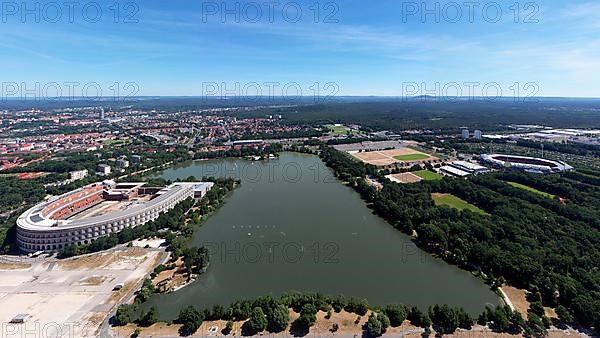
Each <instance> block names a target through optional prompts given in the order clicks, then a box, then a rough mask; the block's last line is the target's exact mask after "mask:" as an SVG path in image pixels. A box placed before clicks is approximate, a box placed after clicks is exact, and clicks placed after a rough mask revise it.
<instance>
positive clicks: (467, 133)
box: [461, 129, 469, 140]
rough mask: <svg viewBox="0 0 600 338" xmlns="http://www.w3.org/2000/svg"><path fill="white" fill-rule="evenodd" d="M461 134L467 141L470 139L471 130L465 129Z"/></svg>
mask: <svg viewBox="0 0 600 338" xmlns="http://www.w3.org/2000/svg"><path fill="white" fill-rule="evenodd" d="M461 133H462V138H463V139H465V140H466V139H468V138H469V129H463V130H462V132H461Z"/></svg>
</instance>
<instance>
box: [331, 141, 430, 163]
mask: <svg viewBox="0 0 600 338" xmlns="http://www.w3.org/2000/svg"><path fill="white" fill-rule="evenodd" d="M416 146H417V144H416V142H410V141H379V142H362V143H356V144H350V145H339V146H334V148H336V149H337V150H341V151H345V152H347V153H348V154H350V155H352V156H353V157H355V158H357V159H358V160H360V161H362V162H364V163H367V164H371V165H374V166H377V167H383V168H392V167H412V166H413V165H415V164H435V163H440V162H441V160H440V159H439V158H437V157H436V156H433V155H431V154H428V153H425V152H424V151H420V150H417V149H416V148H415V147H416Z"/></svg>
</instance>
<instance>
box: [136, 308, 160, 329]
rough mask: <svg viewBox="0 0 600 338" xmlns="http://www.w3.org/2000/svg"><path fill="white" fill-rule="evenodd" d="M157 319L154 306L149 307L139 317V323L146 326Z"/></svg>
mask: <svg viewBox="0 0 600 338" xmlns="http://www.w3.org/2000/svg"><path fill="white" fill-rule="evenodd" d="M157 321H158V315H157V314H156V307H154V306H153V307H151V308H150V309H149V310H148V311H147V312H146V313H144V314H143V315H142V318H140V325H141V326H145V327H148V326H150V325H152V324H154V323H156V322H157Z"/></svg>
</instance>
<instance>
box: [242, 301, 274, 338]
mask: <svg viewBox="0 0 600 338" xmlns="http://www.w3.org/2000/svg"><path fill="white" fill-rule="evenodd" d="M267 324H268V322H267V317H266V316H265V313H264V312H263V310H262V309H261V308H260V307H255V308H254V309H252V314H251V315H250V320H248V321H247V322H246V323H245V324H244V325H245V326H246V328H247V329H248V330H249V331H250V332H252V333H258V332H262V331H264V330H265V329H266V328H267Z"/></svg>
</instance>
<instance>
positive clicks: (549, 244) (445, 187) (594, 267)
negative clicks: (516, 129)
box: [321, 146, 600, 328]
mask: <svg viewBox="0 0 600 338" xmlns="http://www.w3.org/2000/svg"><path fill="white" fill-rule="evenodd" d="M321 150H322V151H321V157H322V159H323V160H324V161H325V163H326V164H327V165H328V166H329V167H330V168H332V169H333V170H334V172H335V173H336V175H337V176H338V177H339V178H340V179H342V180H345V181H348V182H350V183H351V185H352V186H353V187H354V188H355V189H356V190H357V191H358V192H359V193H360V194H361V196H362V198H363V199H364V200H365V201H366V202H367V203H368V204H369V206H370V207H371V208H372V209H373V210H374V211H375V212H376V213H377V214H379V215H380V216H382V217H383V218H385V219H386V220H388V222H390V224H392V225H393V226H394V227H396V228H398V229H399V230H401V231H403V232H405V233H408V234H411V233H412V231H413V230H415V231H416V232H417V234H418V237H417V239H416V242H417V244H418V245H419V246H420V247H421V248H424V249H425V250H427V251H429V252H432V253H434V254H436V255H438V256H440V257H442V258H443V259H444V260H446V261H447V262H449V263H452V264H456V265H458V266H460V267H462V268H465V269H468V270H474V271H480V272H482V273H484V274H485V275H487V276H488V278H490V279H491V280H493V281H495V282H494V283H495V284H500V283H501V282H502V280H503V279H506V280H507V281H508V282H509V283H511V284H512V285H515V286H517V287H521V288H525V289H527V290H529V291H531V292H534V293H537V292H539V293H540V295H541V298H542V300H543V302H544V304H546V305H547V306H552V307H556V306H558V305H559V304H560V305H562V306H564V307H565V308H566V309H568V312H569V313H570V314H572V315H574V316H575V318H576V319H577V320H578V321H579V322H580V323H581V324H583V325H585V326H587V327H592V326H594V327H596V328H598V327H600V287H599V286H600V270H599V267H600V233H599V232H598V230H600V217H599V216H600V212H599V210H598V205H600V188H599V187H598V185H594V184H592V183H597V181H594V179H583V178H581V177H580V176H577V174H566V175H565V176H564V177H561V176H559V175H558V174H556V175H548V176H534V175H528V174H524V173H520V172H501V173H495V174H489V175H481V176H476V177H472V178H470V179H467V180H464V179H452V178H444V179H443V180H441V181H423V182H421V183H418V184H406V185H402V184H396V183H392V182H390V181H388V180H387V179H385V178H384V177H381V175H380V174H379V173H377V171H376V170H375V168H373V167H371V166H368V165H364V164H362V163H359V162H357V161H355V160H353V159H351V158H350V157H349V156H347V155H346V154H344V153H341V152H338V151H336V150H334V149H332V148H329V147H326V146H323V147H322V148H321ZM366 175H373V176H378V177H379V178H380V180H381V181H383V182H384V187H383V189H382V190H380V191H378V190H376V189H375V188H374V187H372V186H370V185H368V184H367V183H366V182H365V180H363V179H361V177H365V176H366ZM590 176H591V175H590ZM586 177H587V176H586ZM591 177H592V178H593V177H595V176H591ZM506 181H513V182H519V183H522V184H526V185H529V186H531V187H534V188H537V189H540V190H542V191H545V192H548V193H551V194H556V195H557V196H559V197H562V198H565V199H566V204H563V203H561V201H560V200H559V199H558V198H555V199H549V198H547V197H543V196H540V195H538V194H535V193H533V192H528V191H524V190H521V189H518V188H515V187H512V186H510V185H509V184H507V183H506ZM432 192H440V193H451V194H453V195H456V196H458V197H460V198H462V199H464V200H466V201H468V202H470V203H472V204H474V205H476V206H478V207H479V208H481V209H483V210H485V211H486V212H487V213H489V214H490V215H480V214H476V213H472V212H469V211H463V212H459V211H457V210H454V209H450V208H447V207H436V206H435V205H434V202H433V200H432V198H431V193H432Z"/></svg>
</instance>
